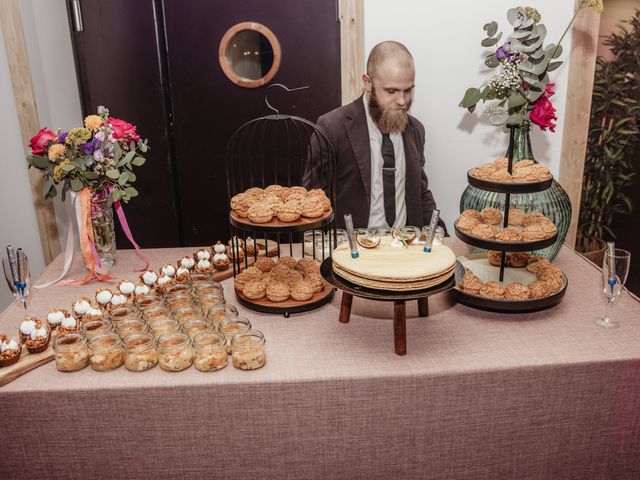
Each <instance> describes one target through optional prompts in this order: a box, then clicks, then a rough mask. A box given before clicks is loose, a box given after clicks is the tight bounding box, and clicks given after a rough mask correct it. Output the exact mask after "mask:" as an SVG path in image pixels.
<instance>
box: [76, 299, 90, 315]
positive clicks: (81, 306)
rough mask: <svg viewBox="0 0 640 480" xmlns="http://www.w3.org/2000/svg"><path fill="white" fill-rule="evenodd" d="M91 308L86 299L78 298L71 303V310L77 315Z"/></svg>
mask: <svg viewBox="0 0 640 480" xmlns="http://www.w3.org/2000/svg"><path fill="white" fill-rule="evenodd" d="M90 308H91V304H89V302H87V301H86V300H78V301H77V302H76V303H74V304H73V311H74V312H75V313H77V314H78V315H84V314H85V313H87V310H89V309H90Z"/></svg>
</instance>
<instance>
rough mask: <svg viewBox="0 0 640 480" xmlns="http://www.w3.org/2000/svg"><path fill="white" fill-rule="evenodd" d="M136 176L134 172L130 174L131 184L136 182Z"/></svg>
mask: <svg viewBox="0 0 640 480" xmlns="http://www.w3.org/2000/svg"><path fill="white" fill-rule="evenodd" d="M136 178H137V177H136V174H135V173H133V172H129V181H130V182H135V181H136Z"/></svg>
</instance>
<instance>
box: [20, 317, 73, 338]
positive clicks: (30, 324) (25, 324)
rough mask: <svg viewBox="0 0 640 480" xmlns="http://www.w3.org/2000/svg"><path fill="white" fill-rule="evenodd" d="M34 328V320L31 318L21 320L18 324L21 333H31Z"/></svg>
mask: <svg viewBox="0 0 640 480" xmlns="http://www.w3.org/2000/svg"><path fill="white" fill-rule="evenodd" d="M63 317H64V315H63ZM35 329H36V322H34V321H33V320H23V321H22V323H21V324H20V333H22V334H23V335H31V332H33V331H34V330H35Z"/></svg>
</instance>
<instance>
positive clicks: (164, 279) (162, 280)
mask: <svg viewBox="0 0 640 480" xmlns="http://www.w3.org/2000/svg"><path fill="white" fill-rule="evenodd" d="M170 281H171V277H170V276H169V275H163V276H161V277H160V278H159V279H158V285H164V284H165V283H167V282H170Z"/></svg>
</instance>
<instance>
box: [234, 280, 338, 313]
mask: <svg viewBox="0 0 640 480" xmlns="http://www.w3.org/2000/svg"><path fill="white" fill-rule="evenodd" d="M235 291H236V295H237V296H238V297H239V298H241V299H242V300H244V301H245V302H248V303H252V304H254V305H259V306H262V307H274V308H282V309H286V308H292V309H293V308H296V307H301V306H304V305H309V304H311V303H316V302H318V301H320V300H322V299H324V298H326V297H328V296H329V295H331V294H332V293H333V289H332V288H331V286H329V285H325V287H324V290H322V291H321V292H317V293H314V294H313V297H311V298H310V299H309V300H306V301H304V302H299V301H297V300H294V299H293V298H291V297H289V298H288V299H287V300H285V301H284V302H272V301H271V300H269V299H268V298H267V297H264V298H261V299H260V300H251V299H249V298H247V297H245V296H244V295H243V294H242V292H241V291H239V290H238V289H235Z"/></svg>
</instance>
